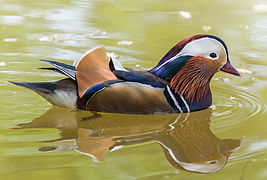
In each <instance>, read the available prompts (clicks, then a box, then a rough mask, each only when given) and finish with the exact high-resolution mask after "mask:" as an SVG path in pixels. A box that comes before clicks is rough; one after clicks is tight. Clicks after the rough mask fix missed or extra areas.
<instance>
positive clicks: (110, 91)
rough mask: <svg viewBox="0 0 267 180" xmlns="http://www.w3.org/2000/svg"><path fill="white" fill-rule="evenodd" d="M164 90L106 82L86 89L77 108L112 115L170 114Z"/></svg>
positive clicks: (146, 85)
mask: <svg viewBox="0 0 267 180" xmlns="http://www.w3.org/2000/svg"><path fill="white" fill-rule="evenodd" d="M165 91H166V90H165V88H159V87H153V86H151V85H148V84H142V83H138V82H129V81H122V80H116V81H107V82H104V83H100V84H97V85H95V86H93V87H91V88H90V89H88V90H87V91H86V92H85V93H84V95H83V97H82V98H80V99H78V101H77V102H78V108H80V109H83V110H89V111H100V112H113V113H142V114H150V113H162V112H165V113H167V112H168V113H170V112H175V109H174V108H173V107H172V106H171V105H170V104H169V102H168V100H167V99H166V97H165V95H164V93H165Z"/></svg>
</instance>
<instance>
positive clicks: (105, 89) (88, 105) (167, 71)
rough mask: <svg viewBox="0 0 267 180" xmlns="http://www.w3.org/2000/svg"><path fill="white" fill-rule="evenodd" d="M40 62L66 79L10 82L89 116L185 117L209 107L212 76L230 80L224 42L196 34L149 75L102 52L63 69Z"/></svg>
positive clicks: (231, 69)
mask: <svg viewBox="0 0 267 180" xmlns="http://www.w3.org/2000/svg"><path fill="white" fill-rule="evenodd" d="M41 61H44V62H46V63H48V64H50V65H51V66H53V68H41V69H47V70H52V71H56V72H58V73H61V74H64V75H65V76H67V77H68V78H66V79H62V80H59V81H55V82H34V83H29V82H12V83H14V84H16V85H19V86H22V87H25V88H29V89H31V90H33V91H35V92H36V93H38V94H39V95H41V96H42V97H43V98H45V99H46V100H47V101H49V102H50V103H51V104H53V105H56V106H60V107H65V108H74V109H81V110H88V111H92V112H111V113H141V114H151V113H188V112H192V111H198V110H202V109H206V108H209V107H210V106H211V104H212V94H211V90H210V80H211V78H212V77H213V75H214V74H215V73H216V72H218V71H224V72H227V73H230V74H233V75H236V76H240V74H239V72H238V71H237V70H236V69H235V68H234V67H233V66H232V65H231V63H230V61H229V57H228V50H227V47H226V45H225V43H224V42H223V41H222V40H221V39H220V38H218V37H216V36H213V35H207V34H199V35H194V36H191V37H188V38H186V39H184V40H182V41H180V42H179V43H178V44H176V45H175V46H174V47H173V48H172V49H171V50H169V52H168V53H167V54H166V55H165V56H164V57H163V58H162V59H161V60H160V61H159V63H158V64H157V65H156V66H155V67H154V68H152V69H150V70H147V71H145V70H138V69H132V68H126V67H123V66H122V65H121V64H120V62H119V61H118V60H116V59H114V58H111V57H110V58H108V57H107V54H106V51H105V49H104V48H103V47H100V48H95V49H93V50H90V51H88V52H86V53H85V54H84V55H83V56H82V57H81V58H80V59H79V60H78V61H76V63H75V64H74V65H73V66H72V65H67V64H64V63H59V62H56V61H50V60H41Z"/></svg>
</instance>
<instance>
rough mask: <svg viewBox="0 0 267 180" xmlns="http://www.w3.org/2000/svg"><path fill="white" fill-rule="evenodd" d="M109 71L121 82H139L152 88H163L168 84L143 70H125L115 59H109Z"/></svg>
mask: <svg viewBox="0 0 267 180" xmlns="http://www.w3.org/2000/svg"><path fill="white" fill-rule="evenodd" d="M109 67H110V70H111V71H112V72H113V74H114V75H115V76H116V77H117V78H118V79H121V80H125V81H130V82H139V83H142V84H148V85H151V86H153V87H164V85H167V84H169V83H168V82H167V81H165V80H164V79H162V78H159V77H158V76H156V75H154V74H152V73H150V72H148V71H144V70H139V69H132V68H125V67H123V66H122V65H121V64H120V62H119V61H117V60H116V59H112V58H110V61H109Z"/></svg>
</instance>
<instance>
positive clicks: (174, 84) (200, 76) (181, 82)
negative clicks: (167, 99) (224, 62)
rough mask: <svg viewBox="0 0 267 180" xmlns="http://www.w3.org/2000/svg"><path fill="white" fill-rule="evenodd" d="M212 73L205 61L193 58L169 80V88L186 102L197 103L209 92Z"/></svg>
mask: <svg viewBox="0 0 267 180" xmlns="http://www.w3.org/2000/svg"><path fill="white" fill-rule="evenodd" d="M214 73H215V71H214V70H213V68H212V67H209V63H207V60H205V59H201V58H200V57H195V58H192V59H191V60H190V61H189V62H188V63H187V64H186V65H185V66H184V67H183V68H181V69H180V71H179V72H177V74H176V75H175V76H174V77H173V78H172V79H171V82H170V87H171V88H172V89H173V90H174V91H175V92H176V93H179V94H180V95H181V96H183V97H184V98H185V99H186V100H187V101H189V102H191V103H192V102H193V101H194V99H196V101H197V102H198V101H199V100H201V99H202V98H203V97H204V96H205V95H206V94H207V93H208V91H209V90H210V88H209V82H210V79H211V77H212V76H213V74H214Z"/></svg>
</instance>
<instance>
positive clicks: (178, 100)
mask: <svg viewBox="0 0 267 180" xmlns="http://www.w3.org/2000/svg"><path fill="white" fill-rule="evenodd" d="M164 95H165V97H166V99H167V101H168V103H169V104H170V105H171V106H172V107H173V108H174V110H175V111H177V112H180V113H188V112H190V108H189V105H188V103H187V102H186V101H185V99H184V98H183V97H182V96H180V95H179V96H177V95H175V94H174V93H173V92H172V90H171V88H170V87H169V86H168V85H167V86H166V87H165V90H164Z"/></svg>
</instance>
